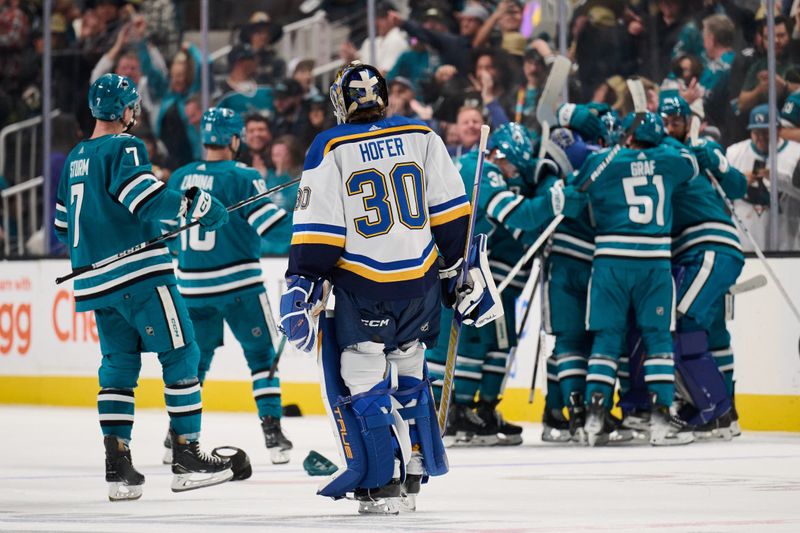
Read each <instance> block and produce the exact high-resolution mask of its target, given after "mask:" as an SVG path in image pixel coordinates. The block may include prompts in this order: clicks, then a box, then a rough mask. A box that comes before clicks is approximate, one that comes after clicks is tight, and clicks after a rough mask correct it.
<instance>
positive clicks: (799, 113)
mask: <svg viewBox="0 0 800 533" xmlns="http://www.w3.org/2000/svg"><path fill="white" fill-rule="evenodd" d="M780 122H781V130H780V136H781V138H783V139H786V140H787V141H795V142H800V91H796V92H793V93H792V94H790V95H789V96H788V97H787V98H786V102H785V103H784V104H783V107H782V108H781V115H780Z"/></svg>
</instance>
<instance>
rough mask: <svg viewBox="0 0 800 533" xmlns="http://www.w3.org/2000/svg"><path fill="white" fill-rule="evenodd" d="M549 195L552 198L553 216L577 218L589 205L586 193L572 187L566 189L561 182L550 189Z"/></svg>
mask: <svg viewBox="0 0 800 533" xmlns="http://www.w3.org/2000/svg"><path fill="white" fill-rule="evenodd" d="M547 194H548V195H549V196H550V207H551V208H552V210H553V216H558V215H564V216H565V217H567V218H575V217H577V216H578V215H580V214H581V212H583V210H584V209H585V208H586V204H587V203H588V198H587V197H586V193H582V192H580V191H579V190H578V189H576V188H575V187H573V186H572V185H568V186H567V187H564V185H563V182H561V181H557V182H556V184H555V185H553V186H552V187H550V189H549V190H548V191H547Z"/></svg>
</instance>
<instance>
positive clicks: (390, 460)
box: [317, 317, 411, 498]
mask: <svg viewBox="0 0 800 533" xmlns="http://www.w3.org/2000/svg"><path fill="white" fill-rule="evenodd" d="M319 330H320V332H321V336H322V342H321V357H320V371H321V373H322V380H321V381H322V386H323V400H324V401H325V403H326V407H327V411H328V414H329V416H330V417H331V421H332V423H333V425H334V428H335V431H336V433H337V437H338V442H339V447H340V453H341V455H342V459H343V460H344V461H345V463H346V468H344V469H342V470H340V471H339V472H337V473H336V475H335V476H334V477H333V478H332V479H331V480H330V481H328V482H327V483H326V484H325V485H324V486H322V487H320V489H319V491H318V492H317V494H320V495H321V496H328V497H331V498H342V497H344V496H345V495H346V494H347V493H348V492H351V491H353V490H354V489H356V488H377V487H381V486H384V485H386V484H387V483H388V482H389V481H390V480H391V479H392V477H393V476H394V475H395V459H396V458H397V459H399V461H400V463H401V468H404V467H405V463H406V461H407V456H410V448H411V446H410V441H409V438H408V431H407V429H405V428H406V427H407V426H406V424H405V423H404V422H403V420H402V418H401V417H400V414H399V413H398V412H397V410H396V406H397V407H399V404H397V402H396V401H394V400H393V398H392V396H391V394H392V392H393V390H392V389H393V387H396V385H397V378H396V374H394V373H393V372H392V366H391V365H390V366H389V371H388V373H387V375H386V377H385V378H383V379H381V380H380V381H379V382H378V383H377V384H376V385H374V386H373V387H371V388H369V389H368V390H366V392H362V393H359V394H354V395H351V394H350V390H349V389H348V388H347V386H346V385H345V382H344V379H343V378H342V369H341V368H340V362H341V361H340V357H341V356H340V352H339V347H338V344H337V342H336V335H335V331H334V323H333V320H332V319H330V318H328V317H322V318H321V319H320V325H319ZM393 380H394V383H393Z"/></svg>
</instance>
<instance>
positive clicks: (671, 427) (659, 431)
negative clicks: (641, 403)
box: [650, 397, 694, 446]
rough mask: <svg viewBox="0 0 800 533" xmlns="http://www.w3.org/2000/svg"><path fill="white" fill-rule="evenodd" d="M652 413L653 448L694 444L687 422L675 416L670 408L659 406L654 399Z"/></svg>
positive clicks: (651, 441) (651, 440)
mask: <svg viewBox="0 0 800 533" xmlns="http://www.w3.org/2000/svg"><path fill="white" fill-rule="evenodd" d="M653 400H654V401H653V411H652V412H651V413H650V444H652V445H653V446H678V445H682V444H689V443H691V442H694V435H693V434H692V430H691V428H689V427H688V425H687V424H686V422H684V421H683V420H681V419H680V418H678V417H677V416H675V415H674V414H673V413H672V412H671V411H670V408H669V407H667V406H665V405H658V404H657V403H655V397H654V398H653Z"/></svg>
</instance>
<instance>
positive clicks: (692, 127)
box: [689, 98, 706, 146]
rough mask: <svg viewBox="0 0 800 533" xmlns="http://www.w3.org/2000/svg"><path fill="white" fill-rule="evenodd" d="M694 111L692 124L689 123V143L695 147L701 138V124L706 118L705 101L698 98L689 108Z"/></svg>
mask: <svg viewBox="0 0 800 533" xmlns="http://www.w3.org/2000/svg"><path fill="white" fill-rule="evenodd" d="M689 108H690V109H691V110H692V118H691V122H689V142H690V143H691V144H692V146H694V145H695V144H697V140H698V139H699V138H700V123H701V122H702V121H703V118H705V114H706V112H705V109H703V99H702V98H698V99H697V100H695V101H694V102H692V104H691V105H690V106H689Z"/></svg>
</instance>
